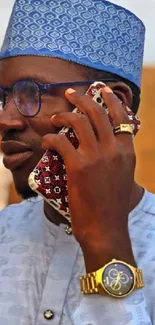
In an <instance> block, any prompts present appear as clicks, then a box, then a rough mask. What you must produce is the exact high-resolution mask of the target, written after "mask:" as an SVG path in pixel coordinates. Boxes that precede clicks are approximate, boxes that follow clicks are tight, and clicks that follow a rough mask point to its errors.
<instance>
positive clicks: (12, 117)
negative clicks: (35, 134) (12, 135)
mask: <svg viewBox="0 0 155 325" xmlns="http://www.w3.org/2000/svg"><path fill="white" fill-rule="evenodd" d="M25 127H26V121H25V119H24V116H22V115H21V114H20V113H19V112H18V110H17V108H16V106H15V104H14V102H13V100H11V101H10V102H9V103H8V104H6V105H5V108H4V110H3V111H0V133H4V132H6V131H9V130H19V131H22V130H24V129H25Z"/></svg>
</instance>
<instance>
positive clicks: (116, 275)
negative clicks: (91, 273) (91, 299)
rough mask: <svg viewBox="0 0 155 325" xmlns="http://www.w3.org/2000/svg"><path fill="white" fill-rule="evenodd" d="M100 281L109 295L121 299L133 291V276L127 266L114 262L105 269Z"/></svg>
mask: <svg viewBox="0 0 155 325" xmlns="http://www.w3.org/2000/svg"><path fill="white" fill-rule="evenodd" d="M102 281H103V286H104V288H105V290H106V291H107V292H108V293H109V294H112V295H113V296H116V297H121V296H122V297H123V296H124V295H127V294H128V293H129V292H130V291H132V289H133V286H134V275H133V272H132V271H131V269H130V268H129V267H128V266H127V265H125V264H123V263H121V262H117V261H116V262H114V263H111V264H110V265H108V266H107V267H106V268H105V270H104V272H103V275H102Z"/></svg>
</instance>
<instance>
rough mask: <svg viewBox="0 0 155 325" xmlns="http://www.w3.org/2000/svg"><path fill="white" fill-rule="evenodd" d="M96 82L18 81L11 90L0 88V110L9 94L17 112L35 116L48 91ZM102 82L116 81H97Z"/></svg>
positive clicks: (110, 80)
mask: <svg viewBox="0 0 155 325" xmlns="http://www.w3.org/2000/svg"><path fill="white" fill-rule="evenodd" d="M95 81H97V80H87V81H76V82H64V83H63V82H62V83H53V84H40V83H37V82H35V81H33V80H18V81H17V82H16V83H15V84H14V85H13V86H12V87H11V88H3V87H1V86H0V109H4V107H5V105H6V102H7V98H8V96H9V94H12V96H13V100H14V103H15V105H16V107H17V109H18V111H19V112H20V113H21V114H22V115H24V116H26V117H33V116H36V115H37V114H38V113H39V111H40V109H41V96H42V95H43V94H44V93H47V92H48V90H50V89H56V88H61V87H66V88H67V87H71V86H82V85H86V84H88V85H90V84H92V83H93V82H95ZM99 81H102V82H104V83H105V82H108V81H109V82H113V81H118V80H117V79H104V80H99Z"/></svg>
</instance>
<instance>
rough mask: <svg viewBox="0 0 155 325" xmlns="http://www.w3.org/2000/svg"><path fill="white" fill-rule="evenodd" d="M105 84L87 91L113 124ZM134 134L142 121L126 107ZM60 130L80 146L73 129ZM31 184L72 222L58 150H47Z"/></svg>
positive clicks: (77, 111) (64, 173)
mask: <svg viewBox="0 0 155 325" xmlns="http://www.w3.org/2000/svg"><path fill="white" fill-rule="evenodd" d="M104 85H105V84H103V83H102V82H100V81H97V82H95V83H93V84H92V85H91V86H90V87H89V89H88V90H87V92H86V95H88V96H89V97H90V98H92V99H93V100H94V101H95V102H97V103H98V104H99V105H101V106H102V107H103V109H105V110H106V113H107V114H108V117H109V120H110V122H111V124H112V119H111V117H110V115H109V111H108V108H107V107H106V105H105V103H104V101H103V98H102V88H103V86H104ZM126 111H127V114H128V116H129V119H130V120H131V125H132V127H133V131H134V134H136V133H137V131H138V129H139V127H140V121H139V119H138V117H137V116H135V115H134V114H133V112H132V111H131V110H130V109H129V108H126ZM73 113H80V114H82V113H81V112H80V111H79V110H78V108H75V109H74V110H73ZM60 132H63V133H65V135H66V137H67V138H68V140H69V141H70V142H71V143H72V145H73V146H74V147H75V148H76V149H77V148H78V146H79V142H78V139H77V137H76V135H75V133H74V131H73V129H71V128H68V127H63V128H62V130H61V131H60ZM28 183H29V186H30V187H31V188H32V190H33V191H35V192H36V193H38V194H39V195H41V196H42V197H43V199H44V200H46V201H47V202H48V203H49V204H50V205H51V206H52V207H53V208H54V209H56V210H57V211H58V212H59V213H60V214H61V215H62V216H63V217H65V218H66V219H67V220H68V221H69V222H71V218H70V211H69V205H68V188H67V174H66V168H65V164H64V161H63V159H62V157H61V156H60V155H59V153H58V152H56V151H55V150H47V151H46V152H45V154H44V155H43V156H42V158H41V159H40V161H39V162H38V164H37V166H36V167H35V168H34V170H33V171H32V173H31V174H30V175H29V179H28Z"/></svg>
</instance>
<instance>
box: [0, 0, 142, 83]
mask: <svg viewBox="0 0 155 325" xmlns="http://www.w3.org/2000/svg"><path fill="white" fill-rule="evenodd" d="M144 34H145V27H144V25H143V23H142V22H141V20H139V19H138V18H137V17H136V16H135V15H134V14H133V13H131V12H130V11H128V10H126V9H124V8H122V7H120V6H117V5H115V4H112V3H111V2H109V1H105V0H53V1H52V0H44V1H42V0H16V2H15V5H14V8H13V12H12V16H11V19H10V23H9V26H8V29H7V33H6V36H5V39H4V43H3V46H2V49H1V52H0V59H2V58H4V57H11V56H17V55H40V56H51V57H57V58H62V59H65V60H69V61H73V62H77V63H79V64H82V65H86V66H90V67H93V68H96V69H99V70H105V71H109V72H112V73H115V74H118V75H120V76H121V77H124V78H127V79H128V80H130V81H132V82H134V83H135V84H136V85H137V86H140V79H141V69H142V61H143V50H144Z"/></svg>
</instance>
